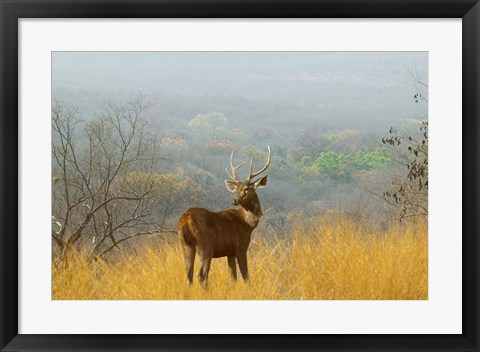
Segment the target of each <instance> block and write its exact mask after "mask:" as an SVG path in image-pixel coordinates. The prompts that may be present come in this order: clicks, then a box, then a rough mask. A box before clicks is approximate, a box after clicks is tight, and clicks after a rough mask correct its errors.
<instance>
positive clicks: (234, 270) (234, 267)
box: [228, 256, 237, 281]
mask: <svg viewBox="0 0 480 352" xmlns="http://www.w3.org/2000/svg"><path fill="white" fill-rule="evenodd" d="M228 267H229V268H230V275H231V276H232V279H234V280H235V281H236V280H237V263H236V262H235V257H234V256H229V257H228Z"/></svg>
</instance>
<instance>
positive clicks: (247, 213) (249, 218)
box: [240, 195, 263, 229]
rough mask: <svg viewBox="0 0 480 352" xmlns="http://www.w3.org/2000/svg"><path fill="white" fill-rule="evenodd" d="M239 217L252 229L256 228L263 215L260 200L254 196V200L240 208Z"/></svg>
mask: <svg viewBox="0 0 480 352" xmlns="http://www.w3.org/2000/svg"><path fill="white" fill-rule="evenodd" d="M240 215H241V217H242V218H243V220H244V221H245V222H246V223H247V224H248V225H249V226H250V227H252V229H254V228H256V227H257V225H258V223H259V222H260V218H261V217H262V215H263V213H262V207H261V206H260V200H259V199H258V196H257V195H255V198H254V199H253V200H252V201H251V202H249V203H247V204H243V205H242V206H241V208H240Z"/></svg>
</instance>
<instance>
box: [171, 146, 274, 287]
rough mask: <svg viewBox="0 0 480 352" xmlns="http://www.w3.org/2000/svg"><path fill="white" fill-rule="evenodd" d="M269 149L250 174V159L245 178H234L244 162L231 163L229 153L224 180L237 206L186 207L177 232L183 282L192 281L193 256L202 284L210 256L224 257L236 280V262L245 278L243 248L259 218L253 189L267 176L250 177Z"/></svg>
mask: <svg viewBox="0 0 480 352" xmlns="http://www.w3.org/2000/svg"><path fill="white" fill-rule="evenodd" d="M271 156H272V154H271V151H270V147H268V160H267V163H266V164H265V166H264V167H263V168H262V169H261V170H259V171H257V172H255V173H253V172H252V163H253V162H252V160H250V173H249V176H248V177H247V179H246V180H245V181H243V182H242V181H241V180H240V179H239V178H238V177H237V174H236V173H237V170H238V169H239V168H240V167H241V166H242V165H243V164H244V163H242V164H240V165H238V166H237V167H234V166H233V161H232V159H233V152H232V155H231V156H230V167H231V172H232V173H231V174H230V173H229V172H228V170H227V174H228V175H229V176H230V178H231V179H232V180H231V181H230V180H226V181H225V184H226V186H227V189H228V190H229V191H230V192H232V193H233V194H234V196H233V199H232V204H233V205H235V206H238V208H231V209H225V210H222V211H219V212H211V211H209V210H207V209H204V208H190V209H188V210H187V211H186V212H184V213H183V214H182V215H181V216H180V219H179V221H178V226H177V232H178V235H179V237H180V241H181V244H182V248H183V252H184V259H185V269H186V273H187V282H188V283H189V284H191V283H192V281H193V269H194V262H195V255H197V254H198V256H199V259H200V270H199V272H198V279H199V281H200V282H201V283H202V284H206V283H207V280H208V273H209V271H210V264H211V261H212V258H220V257H227V258H228V266H229V268H230V274H231V276H232V278H233V279H234V280H236V279H237V269H236V262H235V260H236V261H237V262H238V267H239V269H240V273H241V274H242V277H243V279H244V280H245V281H247V280H248V265H247V250H248V247H249V245H250V238H251V234H252V231H253V230H254V229H255V228H256V227H257V225H258V223H259V221H260V218H261V217H262V215H263V214H262V208H261V206H260V200H259V198H258V195H257V193H256V190H257V188H260V187H264V186H265V185H266V184H267V176H263V177H260V178H258V179H257V180H255V181H252V179H253V178H254V177H256V176H258V175H260V174H261V173H262V172H264V171H265V170H266V169H267V168H268V166H269V165H270V162H271Z"/></svg>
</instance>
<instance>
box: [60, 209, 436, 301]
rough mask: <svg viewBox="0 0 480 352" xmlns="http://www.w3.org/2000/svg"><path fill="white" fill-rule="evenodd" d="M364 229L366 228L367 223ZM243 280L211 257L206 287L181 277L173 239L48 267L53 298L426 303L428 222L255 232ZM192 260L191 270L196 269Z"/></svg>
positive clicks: (339, 223) (343, 223) (344, 223)
mask: <svg viewBox="0 0 480 352" xmlns="http://www.w3.org/2000/svg"><path fill="white" fill-rule="evenodd" d="M369 228H371V226H369ZM252 238H253V240H252V243H251V246H250V250H249V253H248V258H249V271H250V281H249V282H248V283H247V284H245V283H244V282H243V281H242V280H241V278H239V280H238V281H237V282H233V281H232V280H231V279H230V276H229V272H228V266H227V259H226V258H219V259H213V261H212V266H211V270H210V276H209V285H208V288H207V289H203V288H202V287H201V286H200V284H199V283H198V280H197V279H196V277H195V282H194V285H192V287H190V288H189V287H188V286H187V284H186V279H185V272H184V264H183V255H182V252H181V248H180V245H179V243H178V242H176V241H174V242H173V243H168V244H167V243H164V244H162V245H155V246H151V247H150V248H149V247H145V248H139V249H138V250H137V253H136V254H134V255H133V254H132V255H127V254H124V255H122V257H121V258H119V259H118V260H116V261H115V262H110V263H108V262H105V261H101V260H99V261H95V262H88V261H87V260H86V259H85V256H83V255H82V254H81V253H76V254H74V255H72V256H71V257H70V258H69V259H68V260H65V261H63V262H55V263H54V265H53V266H52V281H53V282H52V286H53V287H52V290H53V299H56V300H91V299H95V300H115V299H120V300H127V299H128V300H136V299H142V300H152V299H157V300H165V299H167V300H169V299H197V300H209V299H213V300H219V299H220V300H224V299H230V300H236V299H247V300H252V299H263V300H299V299H308V300H311V299H315V300H316V299H321V300H345V299H347V300H357V299H362V300H371V299H373V300H377V299H382V300H392V299H401V300H425V299H427V298H428V236H427V224H426V223H425V222H422V221H419V222H416V223H409V224H407V225H399V224H394V225H391V226H390V227H389V228H388V229H387V230H383V231H382V230H366V226H363V225H362V224H359V223H357V222H354V221H350V220H348V219H345V218H341V217H339V218H336V219H334V221H329V222H326V223H320V224H318V225H315V226H308V227H299V228H298V229H297V230H294V231H293V233H291V236H289V238H288V239H284V240H279V239H272V238H269V239H268V240H266V239H265V238H264V237H263V236H262V235H261V234H259V233H256V232H254V233H253V237H252ZM198 267H199V266H198V263H196V267H195V271H197V270H198Z"/></svg>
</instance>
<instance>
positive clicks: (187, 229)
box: [177, 216, 194, 246]
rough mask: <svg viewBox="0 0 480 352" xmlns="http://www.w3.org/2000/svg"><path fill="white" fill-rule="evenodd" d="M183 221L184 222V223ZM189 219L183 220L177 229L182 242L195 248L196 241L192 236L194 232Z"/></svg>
mask: <svg viewBox="0 0 480 352" xmlns="http://www.w3.org/2000/svg"><path fill="white" fill-rule="evenodd" d="M182 220H183V221H182ZM189 220H190V219H189V217H188V216H187V217H186V219H181V220H180V222H179V224H178V228H177V233H178V236H179V237H180V240H181V241H182V242H183V243H185V244H186V245H188V246H193V245H194V240H193V236H192V230H191V226H190V221H189Z"/></svg>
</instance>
